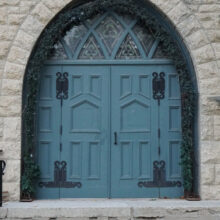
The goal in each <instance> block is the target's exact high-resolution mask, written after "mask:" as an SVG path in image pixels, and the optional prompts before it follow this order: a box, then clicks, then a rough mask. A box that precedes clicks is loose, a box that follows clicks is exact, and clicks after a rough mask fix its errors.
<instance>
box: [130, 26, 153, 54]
mask: <svg viewBox="0 0 220 220" xmlns="http://www.w3.org/2000/svg"><path fill="white" fill-rule="evenodd" d="M133 31H134V33H135V35H136V36H137V37H138V39H139V41H140V42H141V45H142V47H143V48H144V50H145V53H146V55H148V54H149V52H150V49H151V47H152V46H153V43H154V38H153V36H152V34H150V32H149V30H147V28H143V27H142V26H141V25H140V24H136V25H135V27H134V29H133Z"/></svg>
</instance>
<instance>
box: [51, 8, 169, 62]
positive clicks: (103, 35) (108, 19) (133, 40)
mask: <svg viewBox="0 0 220 220" xmlns="http://www.w3.org/2000/svg"><path fill="white" fill-rule="evenodd" d="M166 58H169V56H168V55H165V54H164V53H163V51H162V47H161V44H160V43H159V42H158V40H157V39H155V38H154V36H153V34H152V33H151V31H150V30H148V29H147V28H146V27H143V26H142V25H141V22H140V21H139V20H137V19H135V18H132V17H131V16H130V15H119V14H117V13H115V12H113V11H108V12H106V13H105V14H103V15H100V14H98V15H96V17H94V18H92V19H88V20H87V21H85V22H83V23H82V24H80V25H78V26H73V27H72V28H71V29H69V30H68V31H67V32H66V33H65V34H64V36H63V37H62V38H60V39H59V40H58V42H57V43H56V44H55V45H54V48H53V50H52V51H51V56H50V58H49V59H52V60H56V59H57V60H66V59H69V60H100V59H110V60H113V59H118V60H132V59H166Z"/></svg>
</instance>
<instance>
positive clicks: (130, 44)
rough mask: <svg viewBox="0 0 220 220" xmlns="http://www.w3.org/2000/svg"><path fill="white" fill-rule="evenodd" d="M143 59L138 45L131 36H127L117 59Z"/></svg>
mask: <svg viewBox="0 0 220 220" xmlns="http://www.w3.org/2000/svg"><path fill="white" fill-rule="evenodd" d="M139 58H141V55H140V52H139V50H138V47H137V45H136V44H135V42H134V40H133V39H132V38H131V36H130V35H127V37H126V38H125V40H124V41H123V42H122V44H121V46H120V48H119V50H118V52H117V55H116V59H139Z"/></svg>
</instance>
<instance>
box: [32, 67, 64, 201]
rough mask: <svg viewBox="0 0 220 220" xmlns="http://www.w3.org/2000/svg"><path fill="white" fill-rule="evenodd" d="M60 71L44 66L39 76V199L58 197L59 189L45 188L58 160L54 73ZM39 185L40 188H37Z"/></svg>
mask: <svg viewBox="0 0 220 220" xmlns="http://www.w3.org/2000/svg"><path fill="white" fill-rule="evenodd" d="M60 71H61V67H60V66H52V67H46V66H45V67H44V68H43V69H42V75H41V83H40V95H39V99H38V125H37V130H38V141H37V144H38V147H37V152H36V154H37V160H38V164H39V166H40V171H41V176H40V179H39V182H38V185H37V196H38V198H39V199H46V198H51V199H52V198H58V197H59V187H47V186H48V183H50V182H51V183H52V182H54V167H55V165H54V162H55V161H59V160H60V152H59V143H60V136H59V135H58V134H59V128H60V123H61V108H60V103H59V102H58V101H57V99H56V73H57V72H60ZM39 183H41V186H42V187H39ZM42 184H43V185H42Z"/></svg>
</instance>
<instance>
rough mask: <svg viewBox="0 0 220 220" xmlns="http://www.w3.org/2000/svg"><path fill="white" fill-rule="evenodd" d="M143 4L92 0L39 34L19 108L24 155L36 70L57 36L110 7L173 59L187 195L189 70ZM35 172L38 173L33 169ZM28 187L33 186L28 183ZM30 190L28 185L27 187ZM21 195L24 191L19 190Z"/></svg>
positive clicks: (30, 142) (28, 147) (30, 136)
mask: <svg viewBox="0 0 220 220" xmlns="http://www.w3.org/2000/svg"><path fill="white" fill-rule="evenodd" d="M144 4H145V3H144V2H142V1H138V2H135V0H94V1H90V2H89V3H86V4H84V5H81V6H78V7H75V8H71V7H69V8H68V9H66V10H63V11H62V12H61V13H60V14H58V16H57V17H56V18H55V19H54V20H53V21H52V22H51V23H50V25H48V27H47V28H46V29H45V30H44V31H43V33H42V34H41V37H40V39H39V41H38V44H37V48H35V50H34V52H33V53H32V55H31V57H30V60H29V64H28V66H27V70H26V82H25V83H26V94H27V95H26V97H24V105H23V129H24V131H25V134H24V142H23V144H24V152H25V154H26V155H29V159H30V160H34V159H33V158H31V155H32V154H34V148H35V135H36V133H35V118H36V100H37V95H38V90H39V81H40V71H41V68H42V66H43V63H44V60H46V59H47V58H48V56H49V55H50V53H51V51H52V49H53V45H54V44H55V43H56V41H57V40H58V38H59V36H62V35H63V34H65V32H66V31H67V30H68V29H70V28H71V27H72V26H73V25H79V24H80V23H81V22H83V21H85V20H86V19H88V18H91V17H93V16H95V15H96V14H98V13H104V12H105V9H106V8H112V9H114V10H115V11H116V12H119V13H122V14H123V13H124V14H130V15H132V16H134V17H137V18H138V19H140V21H141V22H142V25H143V26H145V27H146V28H148V29H150V31H151V33H152V35H153V36H154V37H155V38H157V39H158V40H159V41H160V42H161V43H162V50H163V52H164V53H165V54H168V55H169V57H170V58H171V59H173V61H174V63H175V66H176V69H177V72H178V74H179V79H180V88H181V94H182V145H181V165H182V174H183V187H184V189H185V191H187V192H191V191H192V187H193V172H192V170H193V146H194V140H193V122H194V114H195V97H196V96H195V91H194V89H193V83H192V80H191V79H190V74H189V70H188V69H187V64H186V61H185V59H184V58H183V56H182V55H181V52H180V49H179V48H178V46H177V43H176V42H175V40H174V39H173V38H172V37H171V36H170V34H169V33H168V32H167V30H166V29H165V28H164V27H163V26H162V25H161V24H160V22H158V21H157V18H156V17H154V16H153V15H152V14H150V13H147V10H146V8H145V7H143V6H144ZM25 169H26V164H25V161H23V174H22V178H23V177H24V175H25ZM33 172H35V173H37V172H38V170H37V168H36V170H35V171H33ZM29 182H30V184H34V183H33V182H31V181H29ZM30 187H32V186H30ZM23 193H25V190H24V191H23Z"/></svg>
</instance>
